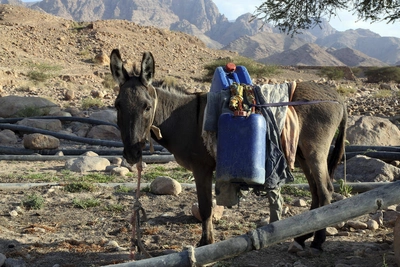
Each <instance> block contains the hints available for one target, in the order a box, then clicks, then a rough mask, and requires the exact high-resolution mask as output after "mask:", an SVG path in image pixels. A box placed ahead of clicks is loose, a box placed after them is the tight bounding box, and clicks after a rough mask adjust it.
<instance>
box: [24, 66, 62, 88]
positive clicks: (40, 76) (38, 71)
mask: <svg viewBox="0 0 400 267" xmlns="http://www.w3.org/2000/svg"><path fill="white" fill-rule="evenodd" d="M28 67H29V68H30V69H32V70H31V71H29V72H28V75H27V76H28V78H29V79H30V80H32V81H34V82H36V83H39V82H45V81H47V80H48V79H50V78H53V77H54V76H55V75H56V73H57V72H58V71H60V70H61V69H62V67H60V66H57V65H50V64H47V63H33V62H29V63H28Z"/></svg>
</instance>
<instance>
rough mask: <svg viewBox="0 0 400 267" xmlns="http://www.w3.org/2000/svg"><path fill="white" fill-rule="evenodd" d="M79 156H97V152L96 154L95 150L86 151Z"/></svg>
mask: <svg viewBox="0 0 400 267" xmlns="http://www.w3.org/2000/svg"><path fill="white" fill-rule="evenodd" d="M81 156H83V157H98V156H99V154H97V153H96V152H93V151H87V152H85V153H83V154H82V155H81Z"/></svg>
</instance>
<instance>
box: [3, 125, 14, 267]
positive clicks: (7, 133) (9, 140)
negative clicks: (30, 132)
mask: <svg viewBox="0 0 400 267" xmlns="http://www.w3.org/2000/svg"><path fill="white" fill-rule="evenodd" d="M17 142H18V138H17V136H16V135H15V133H14V132H13V131H11V130H8V129H5V130H3V131H1V132H0V144H2V145H12V144H16V143H17ZM0 266H1V265H0Z"/></svg>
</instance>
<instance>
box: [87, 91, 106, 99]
mask: <svg viewBox="0 0 400 267" xmlns="http://www.w3.org/2000/svg"><path fill="white" fill-rule="evenodd" d="M90 95H91V96H92V97H93V98H100V99H102V98H104V96H105V95H106V94H105V93H104V92H102V91H99V90H92V91H91V92H90Z"/></svg>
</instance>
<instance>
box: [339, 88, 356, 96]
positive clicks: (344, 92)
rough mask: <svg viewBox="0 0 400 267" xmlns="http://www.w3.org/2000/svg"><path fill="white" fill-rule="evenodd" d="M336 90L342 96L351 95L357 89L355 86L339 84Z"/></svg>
mask: <svg viewBox="0 0 400 267" xmlns="http://www.w3.org/2000/svg"><path fill="white" fill-rule="evenodd" d="M336 90H337V92H338V93H339V94H340V95H342V96H349V95H352V94H354V93H355V92H356V89H354V88H353V87H343V86H339V87H338V88H337V89H336Z"/></svg>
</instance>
